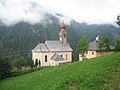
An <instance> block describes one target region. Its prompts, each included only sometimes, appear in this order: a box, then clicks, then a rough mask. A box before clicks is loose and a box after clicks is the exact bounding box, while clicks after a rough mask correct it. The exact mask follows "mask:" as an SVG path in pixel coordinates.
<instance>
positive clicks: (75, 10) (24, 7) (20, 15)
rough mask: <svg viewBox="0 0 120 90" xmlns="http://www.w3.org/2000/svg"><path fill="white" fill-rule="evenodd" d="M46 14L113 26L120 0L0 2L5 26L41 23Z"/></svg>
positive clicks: (19, 0) (23, 0) (0, 16)
mask: <svg viewBox="0 0 120 90" xmlns="http://www.w3.org/2000/svg"><path fill="white" fill-rule="evenodd" d="M46 12H49V13H51V14H53V15H55V12H56V13H61V14H63V15H64V16H65V17H67V18H68V19H66V20H69V21H70V20H71V19H74V20H76V21H78V22H86V23H88V24H105V23H108V24H113V23H115V21H116V18H117V15H118V14H119V13H120V0H0V20H1V22H2V23H4V24H6V25H14V24H16V23H18V22H20V21H25V22H29V23H31V24H34V23H38V22H42V21H43V20H44V18H45V17H44V15H45V13H46Z"/></svg>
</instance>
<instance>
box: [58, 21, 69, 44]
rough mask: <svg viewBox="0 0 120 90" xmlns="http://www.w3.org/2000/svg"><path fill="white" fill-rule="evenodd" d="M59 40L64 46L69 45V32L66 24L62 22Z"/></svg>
mask: <svg viewBox="0 0 120 90" xmlns="http://www.w3.org/2000/svg"><path fill="white" fill-rule="evenodd" d="M59 39H60V42H61V43H62V44H66V43H67V31H66V27H65V24H64V23H63V22H62V24H61V27H60V32H59Z"/></svg>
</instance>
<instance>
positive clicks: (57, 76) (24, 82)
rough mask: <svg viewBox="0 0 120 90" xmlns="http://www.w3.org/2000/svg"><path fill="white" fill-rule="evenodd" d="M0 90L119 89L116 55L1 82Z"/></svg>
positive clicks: (119, 66)
mask: <svg viewBox="0 0 120 90" xmlns="http://www.w3.org/2000/svg"><path fill="white" fill-rule="evenodd" d="M0 90H120V53H114V54H112V55H106V56H102V57H97V58H94V59H90V60H85V61H82V62H74V63H70V64H65V65H61V66H55V67H49V68H44V69H41V70H39V71H35V72H32V73H28V74H24V75H20V76H15V77H10V78H7V79H3V80H1V81H0Z"/></svg>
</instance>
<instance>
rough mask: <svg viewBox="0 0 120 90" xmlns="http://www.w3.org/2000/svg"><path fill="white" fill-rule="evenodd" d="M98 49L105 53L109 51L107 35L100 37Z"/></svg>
mask: <svg viewBox="0 0 120 90" xmlns="http://www.w3.org/2000/svg"><path fill="white" fill-rule="evenodd" d="M99 51H101V52H106V53H107V52H108V51H110V42H109V37H108V36H105V37H103V38H102V39H101V41H100V43H99Z"/></svg>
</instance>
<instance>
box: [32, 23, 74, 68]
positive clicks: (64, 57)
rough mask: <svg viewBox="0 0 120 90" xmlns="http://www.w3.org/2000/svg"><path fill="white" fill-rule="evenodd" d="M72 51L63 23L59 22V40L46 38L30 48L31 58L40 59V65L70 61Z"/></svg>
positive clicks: (54, 64)
mask: <svg viewBox="0 0 120 90" xmlns="http://www.w3.org/2000/svg"><path fill="white" fill-rule="evenodd" d="M72 51H73V49H72V48H71V46H70V44H69V43H68V42H67V31H66V27H65V25H64V23H62V24H61V27H60V32H59V40H49V41H48V40H46V41H45V43H39V44H38V45H37V46H36V47H35V48H34V49H33V50H32V60H34V63H35V61H36V60H38V61H39V60H40V62H41V66H56V65H60V64H63V63H69V62H71V61H72Z"/></svg>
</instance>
